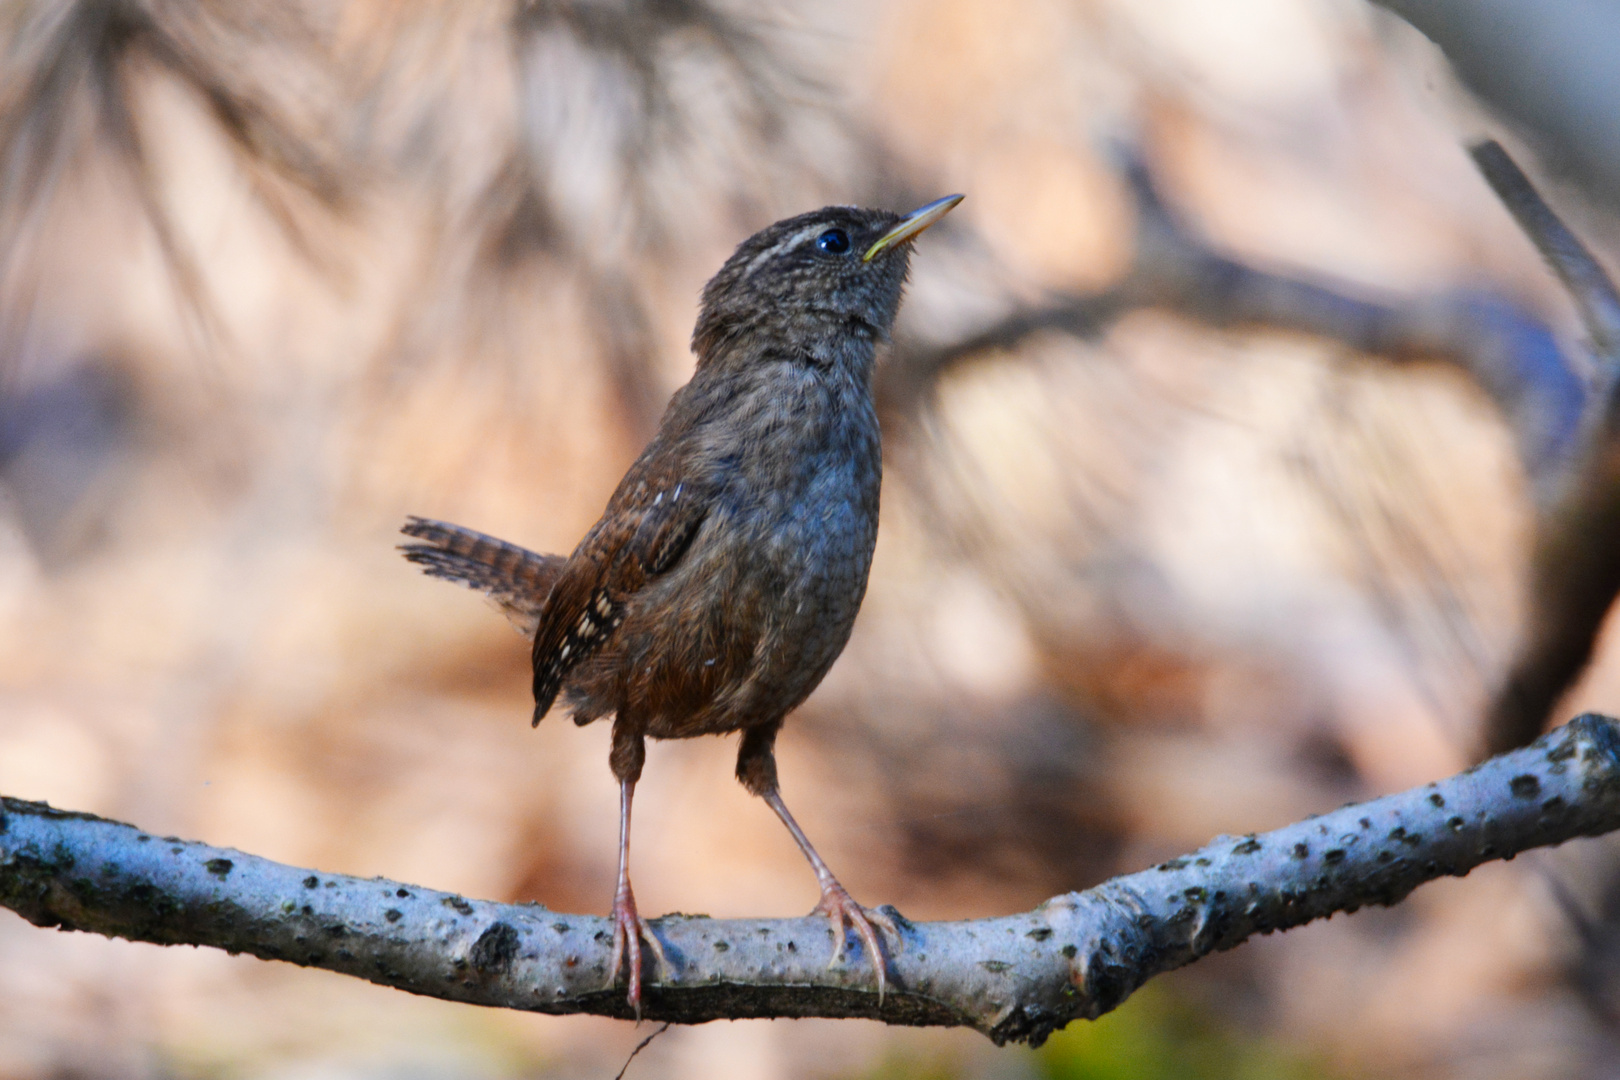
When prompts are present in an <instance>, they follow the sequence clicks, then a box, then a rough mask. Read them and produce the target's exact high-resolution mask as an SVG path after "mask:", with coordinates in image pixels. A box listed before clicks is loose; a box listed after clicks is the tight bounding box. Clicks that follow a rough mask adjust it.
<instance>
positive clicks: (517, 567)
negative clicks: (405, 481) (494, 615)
mask: <svg viewBox="0 0 1620 1080" xmlns="http://www.w3.org/2000/svg"><path fill="white" fill-rule="evenodd" d="M400 532H402V533H404V534H405V535H406V536H411V537H415V538H416V539H418V540H421V541H423V543H419V544H401V545H400V546H399V550H400V551H401V552H403V553H404V555H405V558H406V559H408V560H410V561H411V562H413V563H415V564H416V565H418V566H420V567H421V568H422V572H423V573H425V574H427V575H428V576H429V577H436V578H442V579H443V580H445V581H454V582H456V583H458V584H461V585H465V586H467V587H468V588H469V589H477V590H478V591H480V592H482V593H484V594H485V595H487V596H488V597H489V598H490V599H491V600H494V601H495V603H496V604H497V605H498V606H499V607H500V609H501V610H502V611H503V612H504V613H505V614H506V617H507V618H508V619H510V620H511V621H512V623H513V625H515V626H516V627H517V628H518V629H519V630H521V631H523V634H524V636H525V637H531V638H532V637H533V636H534V633H535V629H536V628H537V627H538V626H539V625H540V612H541V611H542V610H543V609H544V607H545V604H546V597H548V596H549V595H550V594H551V587H552V585H554V584H555V583H556V581H557V577H558V575H559V574H561V573H562V568H563V564H564V563H565V562H567V560H566V559H565V558H564V557H563V556H561V555H541V554H539V553H538V552H534V551H530V550H529V549H528V548H522V547H518V546H517V545H516V544H508V543H507V542H506V541H504V540H497V539H495V538H494V537H493V536H486V535H484V534H483V533H481V532H474V531H473V530H472V529H466V528H462V527H461V526H460V525H452V524H450V523H448V522H444V521H433V520H431V519H429V518H419V517H411V518H407V519H406V522H405V526H404V528H402V529H400Z"/></svg>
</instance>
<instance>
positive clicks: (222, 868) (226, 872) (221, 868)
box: [203, 859, 236, 881]
mask: <svg viewBox="0 0 1620 1080" xmlns="http://www.w3.org/2000/svg"><path fill="white" fill-rule="evenodd" d="M203 865H204V866H205V867H207V868H208V872H209V873H210V874H213V875H214V876H215V877H217V878H219V879H220V880H221V881H224V880H225V879H226V878H227V877H229V876H230V873H231V870H232V869H234V868H235V866H236V864H235V863H233V862H231V860H229V859H209V860H208V861H207V862H205V863H203Z"/></svg>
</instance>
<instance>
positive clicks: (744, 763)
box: [737, 721, 900, 1003]
mask: <svg viewBox="0 0 1620 1080" xmlns="http://www.w3.org/2000/svg"><path fill="white" fill-rule="evenodd" d="M781 726H782V724H781V721H778V722H776V723H775V724H772V725H770V726H769V727H756V728H749V729H747V730H746V731H744V732H743V737H742V746H741V747H739V748H738V751H737V779H738V780H740V781H742V785H743V787H745V788H747V789H748V790H749V791H751V792H753V793H754V794H755V795H758V796H759V797H760V798H762V799H764V800H765V805H767V806H769V807H770V808H771V809H772V810H774V811H776V816H777V817H779V818H781V819H782V824H783V825H786V826H787V830H788V832H789V833H791V834H792V835H793V842H794V843H796V844H798V845H799V850H800V851H802V852H804V857H805V858H806V859H808V860H809V861H810V868H811V869H812V870H814V871H815V872H816V884H817V885H818V886H820V888H821V900H820V902H819V903H817V904H816V906H815V907H814V908H813V909H812V910H811V912H810V913H811V914H812V915H815V914H821V915H825V916H827V918H828V920H829V921H830V922H831V923H832V932H833V942H834V944H833V958H832V964H837V963H838V961H839V960H840V959H842V958H843V955H844V941H845V931H846V929H853V930H854V931H855V934H856V936H857V937H858V938H860V941H861V944H862V945H863V946H864V947H865V948H866V952H867V954H868V955H870V956H871V957H872V966H873V968H875V969H876V970H877V987H878V1001H879V1002H880V1003H881V1002H882V1000H883V993H884V990H885V989H886V987H887V985H888V979H887V969H888V960H887V959H886V958H885V957H884V954H883V943H882V940H881V939H880V938H879V937H878V932H877V927H879V926H881V927H882V928H883V929H885V930H887V931H888V932H889V933H890V934H892V935H893V936H894V939H895V941H896V942H898V941H899V940H900V929H899V927H897V926H895V924H894V920H893V919H891V918H890V917H889V916H887V915H885V914H884V913H883V912H881V911H873V910H871V909H870V908H864V907H862V906H861V905H859V904H857V903H856V902H855V901H854V899H853V898H852V897H851V896H850V895H849V891H848V890H846V889H845V888H844V886H843V885H841V884H839V881H838V879H837V878H835V877H834V876H833V872H832V871H831V870H829V869H827V864H826V863H825V862H823V861H822V858H821V856H820V855H819V854H817V853H816V849H815V848H814V847H813V846H812V845H811V843H810V838H809V837H807V836H805V835H804V830H803V829H801V828H799V823H798V822H797V821H795V820H793V815H792V814H791V813H789V812H788V808H787V804H786V803H784V802H783V801H782V793H781V791H780V789H779V788H778V786H777V782H776V733H777V731H778V730H779V729H780V728H781ZM828 966H829V967H830V966H832V965H831V964H829V965H828Z"/></svg>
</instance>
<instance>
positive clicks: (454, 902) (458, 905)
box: [439, 896, 473, 915]
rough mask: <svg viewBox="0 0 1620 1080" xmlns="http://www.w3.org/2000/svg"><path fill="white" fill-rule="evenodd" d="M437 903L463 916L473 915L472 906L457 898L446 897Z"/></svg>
mask: <svg viewBox="0 0 1620 1080" xmlns="http://www.w3.org/2000/svg"><path fill="white" fill-rule="evenodd" d="M439 903H441V904H443V905H444V906H445V907H447V908H455V909H456V910H457V911H459V912H460V913H461V914H463V915H471V914H472V913H473V909H472V905H471V904H469V903H467V901H465V900H463V899H462V898H461V897H459V896H447V897H445V898H444V899H443V900H440V901H439Z"/></svg>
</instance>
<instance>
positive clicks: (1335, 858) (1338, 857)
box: [1322, 848, 1344, 884]
mask: <svg viewBox="0 0 1620 1080" xmlns="http://www.w3.org/2000/svg"><path fill="white" fill-rule="evenodd" d="M1322 861H1323V862H1325V863H1327V864H1328V865H1330V866H1331V865H1332V864H1334V863H1341V862H1344V848H1328V849H1327V850H1326V851H1324V852H1322ZM1324 884H1325V883H1324Z"/></svg>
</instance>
